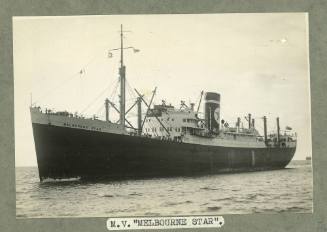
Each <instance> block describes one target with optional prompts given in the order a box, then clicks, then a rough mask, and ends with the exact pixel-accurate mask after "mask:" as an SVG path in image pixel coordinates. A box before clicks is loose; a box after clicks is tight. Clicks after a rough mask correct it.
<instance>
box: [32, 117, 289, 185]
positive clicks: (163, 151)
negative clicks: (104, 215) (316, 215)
mask: <svg viewBox="0 0 327 232" xmlns="http://www.w3.org/2000/svg"><path fill="white" fill-rule="evenodd" d="M33 134H34V141H35V148H36V155H37V162H38V168H39V176H40V180H41V181H42V180H43V179H45V178H54V179H62V178H71V177H81V178H85V179H87V178H114V179H120V178H140V177H142V178H143V177H161V176H190V175H204V174H215V173H222V172H238V171H258V170H271V169H281V168H284V167H285V166H286V165H287V164H288V163H289V162H290V161H291V159H292V158H293V156H294V153H295V148H230V147H218V146H204V145H196V144H187V143H179V142H172V141H161V140H156V139H151V138H144V137H137V136H127V135H118V134H110V133H103V132H95V131H87V130H82V129H74V128H66V127H57V126H50V125H43V124H35V123H33Z"/></svg>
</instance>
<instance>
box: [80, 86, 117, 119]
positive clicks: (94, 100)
mask: <svg viewBox="0 0 327 232" xmlns="http://www.w3.org/2000/svg"><path fill="white" fill-rule="evenodd" d="M110 87H111V85H108V86H107V87H106V88H105V89H104V90H102V92H100V94H99V95H98V96H97V97H96V98H95V99H93V100H92V102H90V103H89V104H88V105H87V106H86V107H85V108H84V109H83V110H82V111H81V113H85V111H86V110H87V109H88V108H89V107H90V106H92V105H93V104H94V103H95V102H96V101H97V100H98V99H99V98H100V97H101V96H102V95H103V94H104V93H105V92H106V91H108V90H109V89H110Z"/></svg>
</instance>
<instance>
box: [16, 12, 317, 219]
mask: <svg viewBox="0 0 327 232" xmlns="http://www.w3.org/2000/svg"><path fill="white" fill-rule="evenodd" d="M308 21H309V17H308V14H307V13H229V14H165V15H164V14H162V15H160V14H157V15H155V14H152V15H151V14H149V15H88V16H83V15H76V16H19V17H18V16H17V17H13V18H12V22H13V65H14V98H15V99H14V103H15V105H14V109H15V170H16V173H15V175H16V176H15V178H16V217H17V218H61V217H124V216H126V217H130V216H147V217H152V216H155V217H160V216H192V215H224V214H260V213H273V214H277V213H282V212H289V213H312V212H313V211H314V209H313V180H312V175H313V171H314V170H313V169H312V163H311V159H312V140H311V104H310V63H309V28H308Z"/></svg>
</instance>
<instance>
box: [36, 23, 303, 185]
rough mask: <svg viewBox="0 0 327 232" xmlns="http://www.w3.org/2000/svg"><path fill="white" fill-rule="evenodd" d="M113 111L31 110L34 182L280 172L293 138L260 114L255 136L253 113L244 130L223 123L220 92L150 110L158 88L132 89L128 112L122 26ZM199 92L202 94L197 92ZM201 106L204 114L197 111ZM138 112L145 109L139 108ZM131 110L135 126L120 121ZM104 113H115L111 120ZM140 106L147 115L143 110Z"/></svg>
mask: <svg viewBox="0 0 327 232" xmlns="http://www.w3.org/2000/svg"><path fill="white" fill-rule="evenodd" d="M120 38H121V41H120V42H121V43H120V47H119V48H116V49H112V50H111V51H119V52H120V67H119V83H120V95H119V100H120V104H119V107H116V105H115V104H114V103H113V102H112V101H110V100H109V99H108V98H106V99H104V108H105V112H106V116H105V119H104V120H100V119H98V118H96V117H92V118H87V117H84V116H81V115H78V114H72V113H70V112H67V111H53V110H49V109H42V108H41V107H40V106H36V105H33V104H32V105H31V107H30V114H31V120H32V128H33V136H34V143H35V151H36V156H37V164H38V171H39V178H40V181H43V180H45V179H48V178H52V179H63V178H76V177H77V178H81V179H103V178H108V179H121V178H151V177H169V176H193V175H209V174H218V173H226V172H241V171H262V170H272V169H282V168H285V167H286V166H287V164H288V163H289V162H290V161H291V160H292V158H293V156H294V153H295V151H296V142H297V138H296V133H293V132H292V133H291V130H290V129H289V128H288V130H284V131H282V130H281V129H280V126H279V118H277V119H276V132H274V133H268V132H267V118H266V117H265V116H263V117H262V120H263V125H264V133H263V135H260V134H259V132H258V130H257V129H256V126H255V119H254V118H252V115H251V114H248V115H247V116H246V117H245V118H246V126H244V125H243V123H242V122H241V118H237V119H236V122H235V124H234V125H229V123H228V122H226V121H225V120H224V119H221V118H220V100H221V99H220V97H221V96H220V94H219V93H216V92H204V91H201V94H200V96H201V97H200V101H199V103H198V106H197V107H195V104H194V103H191V104H189V105H187V104H185V102H183V101H182V102H181V106H180V107H178V108H177V107H174V106H172V105H170V104H166V102H165V101H162V103H161V104H157V105H152V102H153V98H154V96H155V93H156V91H157V88H155V89H154V91H153V92H152V97H151V100H150V101H147V100H146V99H145V97H144V95H142V93H140V92H139V91H138V90H137V89H135V93H136V94H137V98H136V99H135V103H134V104H133V105H132V106H131V107H130V108H129V109H127V110H126V96H125V94H126V90H125V88H126V66H125V64H124V60H123V57H124V53H123V52H124V50H126V49H130V48H131V49H134V50H135V48H134V47H124V46H123V29H122V26H121V31H120ZM199 92H200V91H199ZM201 103H202V105H204V107H203V108H204V112H203V113H204V117H200V116H199V115H200V112H199V109H200V106H201ZM143 107H144V108H143ZM132 108H136V110H137V126H134V125H133V124H132V123H131V122H129V120H128V119H127V118H126V115H127V114H128V113H129V112H130V110H131V109H132ZM109 109H114V110H115V111H117V113H118V114H119V120H118V121H117V122H112V121H111V119H110V118H109ZM142 109H143V110H146V111H145V113H142Z"/></svg>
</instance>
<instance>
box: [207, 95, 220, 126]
mask: <svg viewBox="0 0 327 232" xmlns="http://www.w3.org/2000/svg"><path fill="white" fill-rule="evenodd" d="M204 99H205V104H204V118H205V124H206V127H207V128H208V129H209V130H210V131H213V132H219V123H220V94H219V93H214V92H206V94H205V98H204Z"/></svg>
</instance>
